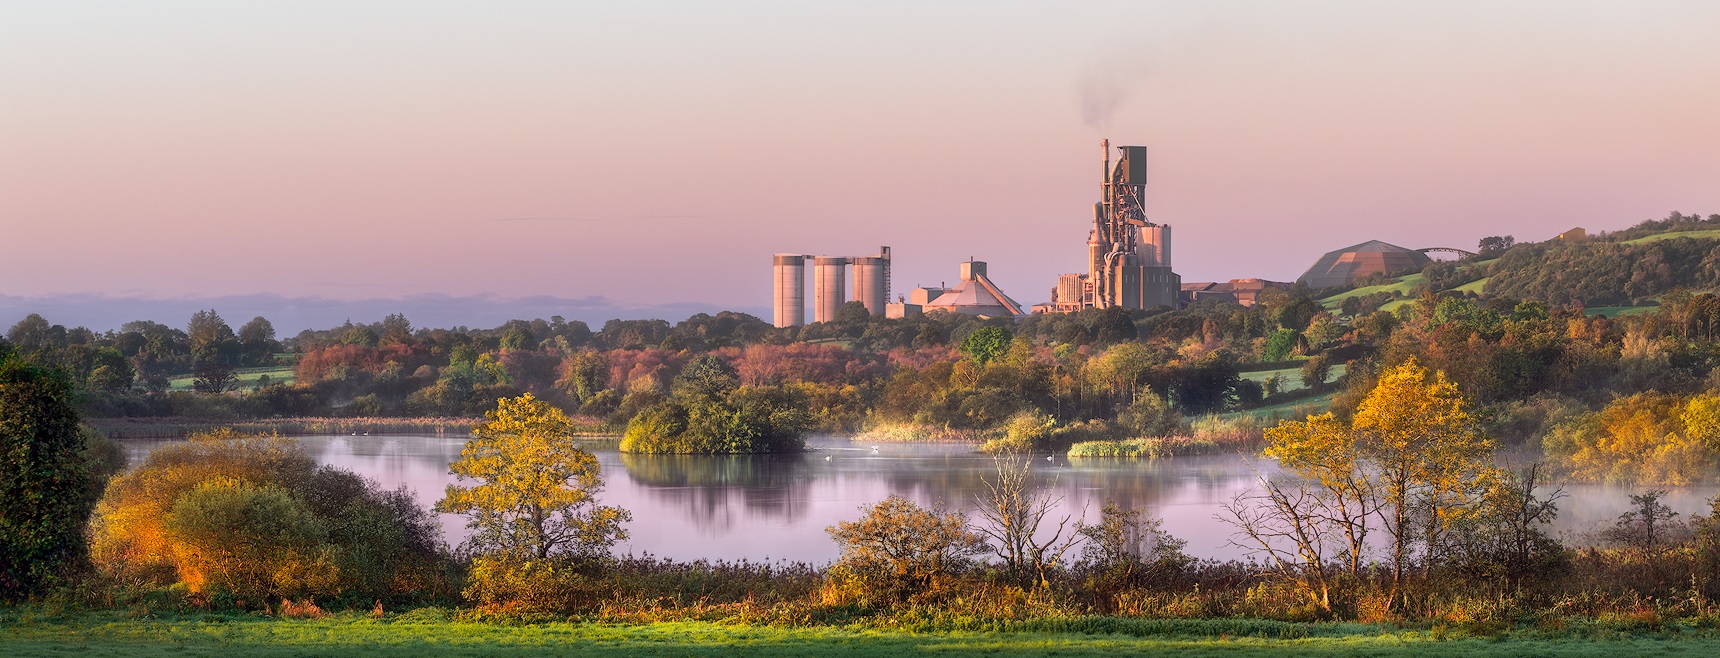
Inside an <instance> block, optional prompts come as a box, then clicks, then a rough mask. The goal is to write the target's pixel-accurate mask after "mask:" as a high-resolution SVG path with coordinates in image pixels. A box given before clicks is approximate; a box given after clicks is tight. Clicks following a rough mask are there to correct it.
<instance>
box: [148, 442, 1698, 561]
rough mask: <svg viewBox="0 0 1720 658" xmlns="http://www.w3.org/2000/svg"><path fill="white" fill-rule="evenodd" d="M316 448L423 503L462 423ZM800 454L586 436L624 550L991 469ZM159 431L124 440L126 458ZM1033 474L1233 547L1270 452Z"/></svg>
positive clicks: (725, 548)
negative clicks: (643, 444) (1232, 518)
mask: <svg viewBox="0 0 1720 658" xmlns="http://www.w3.org/2000/svg"><path fill="white" fill-rule="evenodd" d="M299 441H300V443H301V444H303V445H304V446H305V448H306V450H307V451H308V452H309V453H310V454H311V455H312V456H313V457H315V458H316V459H317V461H318V462H320V463H324V464H331V465H335V466H339V467H342V468H347V469H351V470H353V471H356V472H358V473H361V474H363V475H365V476H367V477H370V478H373V479H375V480H377V481H378V482H380V483H381V484H382V485H383V486H386V487H390V488H393V487H397V486H402V485H404V486H406V487H407V488H408V489H410V490H411V491H413V492H414V493H415V495H416V497H417V499H418V502H419V503H420V504H423V505H426V506H428V505H429V504H431V503H434V502H435V501H436V500H437V499H439V498H441V496H442V491H443V489H444V488H445V487H446V486H447V485H448V484H450V483H452V482H454V477H453V476H452V475H449V474H448V463H449V462H451V461H453V460H454V459H455V458H457V457H459V455H460V448H461V446H463V445H464V443H465V438H464V437H459V436H436V435H420V436H365V437H360V436H312V437H303V438H301V439H299ZM808 443H809V446H810V447H811V448H812V450H811V451H809V452H807V453H805V454H796V455H749V456H718V457H694V456H681V455H622V454H620V453H618V452H617V451H616V447H615V442H614V441H596V442H589V443H588V444H587V448H588V449H590V450H592V452H594V453H595V454H596V455H597V458H598V462H599V463H600V464H601V465H602V466H603V470H604V474H605V476H606V479H607V480H608V489H607V490H606V491H605V493H604V495H603V501H604V503H605V504H610V505H620V506H622V507H625V508H627V509H629V510H632V512H633V523H631V524H629V526H628V530H629V531H630V532H631V533H632V537H631V538H630V539H629V540H628V541H627V542H625V543H624V544H622V545H621V546H620V550H621V551H622V552H629V551H630V552H634V553H645V552H649V553H652V554H655V555H661V556H667V557H673V558H677V559H694V558H700V557H704V558H721V559H737V558H750V559H755V560H756V559H764V558H771V559H789V560H806V561H813V562H826V561H829V560H832V559H834V558H835V557H836V546H835V544H834V543H832V542H831V541H830V537H829V535H828V534H826V533H825V531H824V529H825V528H826V527H828V526H831V525H834V524H836V523H837V522H839V521H845V520H852V519H854V518H856V517H857V516H859V508H860V507H861V506H863V505H866V504H870V503H874V502H877V501H879V500H882V499H883V498H884V497H886V496H888V495H890V494H898V495H901V496H904V497H906V498H909V499H910V500H913V501H915V502H918V503H920V504H922V505H934V504H939V503H942V504H944V505H945V506H947V507H949V508H951V509H963V510H969V511H971V510H972V509H973V508H974V506H975V500H976V496H977V495H978V494H979V493H981V492H982V491H984V484H983V482H982V478H984V477H987V476H989V475H991V474H992V473H994V472H995V469H996V465H995V463H994V462H993V458H992V457H990V456H988V455H981V454H976V453H974V452H973V449H972V447H970V446H966V445H960V444H926V443H912V444H879V445H878V446H876V450H874V447H873V446H872V445H870V444H864V445H862V444H857V443H854V442H853V441H851V440H849V439H847V438H844V437H814V438H813V439H812V440H810V441H809V442H808ZM156 445H160V444H159V443H151V442H130V443H128V444H127V448H128V450H129V451H130V453H131V456H132V458H133V460H134V461H136V460H138V459H141V458H142V456H144V455H146V454H148V452H149V450H150V449H152V448H153V447H154V446H156ZM1031 459H1032V465H1031V467H1030V468H1031V470H1032V473H1033V476H1034V477H1035V478H1036V479H1038V481H1040V482H1044V483H1046V484H1049V485H1050V486H1052V487H1053V488H1054V490H1055V491H1056V492H1057V494H1058V495H1060V496H1062V497H1063V502H1062V504H1061V505H1060V511H1059V512H1058V514H1059V515H1061V514H1063V513H1069V514H1081V513H1083V512H1084V513H1085V514H1086V515H1087V517H1088V518H1092V519H1096V518H1097V517H1098V513H1099V508H1100V507H1101V506H1102V505H1103V504H1104V502H1105V501H1106V500H1113V501H1116V502H1117V503H1119V504H1121V505H1122V506H1124V507H1126V508H1129V509H1138V510H1143V511H1146V512H1149V513H1151V514H1153V515H1155V516H1158V517H1160V518H1163V519H1164V520H1165V524H1164V527H1165V529H1166V530H1168V531H1170V532H1171V533H1173V534H1175V535H1177V536H1178V537H1181V538H1183V539H1186V540H1188V542H1189V551H1190V552H1191V553H1194V554H1196V555H1199V556H1202V557H1216V558H1232V557H1241V556H1242V551H1241V550H1239V549H1237V548H1235V547H1232V546H1229V539H1230V534H1231V530H1230V528H1229V526H1226V525H1224V524H1223V523H1220V522H1218V521H1217V520H1215V518H1214V517H1215V515H1216V514H1218V513H1219V512H1220V510H1219V505H1220V504H1222V503H1225V502H1228V501H1229V500H1230V499H1231V498H1232V497H1233V496H1235V495H1236V494H1238V493H1242V492H1246V491H1248V490H1250V489H1252V488H1253V487H1254V484H1255V482H1256V481H1257V477H1258V476H1259V474H1261V473H1265V474H1268V475H1271V474H1275V473H1277V472H1278V471H1277V470H1276V469H1275V468H1274V467H1273V465H1272V464H1271V463H1270V462H1261V461H1258V460H1254V459H1250V458H1246V457H1241V456H1236V455H1211V456H1201V457H1179V458H1176V459H1169V460H1160V461H1156V462H1154V461H1119V460H1098V459H1090V460H1077V461H1075V462H1073V463H1071V462H1070V461H1069V460H1068V459H1066V458H1064V457H1061V456H1058V457H1056V458H1054V459H1052V460H1050V461H1047V460H1046V459H1045V455H1039V456H1037V457H1033V458H1031ZM1717 489H1720V487H1714V486H1706V487H1690V488H1684V489H1679V490H1675V491H1673V492H1672V493H1671V494H1670V495H1669V496H1668V497H1667V504H1668V505H1670V506H1671V507H1672V508H1673V509H1674V510H1676V511H1678V512H1680V513H1681V514H1682V516H1681V517H1680V518H1688V517H1689V515H1691V514H1693V513H1701V512H1702V511H1704V510H1705V508H1706V504H1705V502H1704V501H1705V500H1706V499H1708V498H1710V497H1712V496H1714V495H1715V493H1716V490H1717ZM1566 491H1567V492H1568V494H1569V497H1567V498H1566V499H1565V500H1563V501H1561V504H1560V517H1559V522H1558V524H1557V526H1556V531H1557V532H1558V534H1560V535H1561V536H1562V538H1564V539H1566V540H1567V541H1578V542H1580V541H1582V540H1584V539H1585V538H1586V536H1587V535H1588V534H1589V533H1591V532H1592V531H1593V530H1594V529H1595V528H1598V527H1600V526H1602V525H1604V524H1606V523H1610V522H1611V520H1612V519H1614V518H1616V517H1617V516H1618V515H1619V514H1621V513H1623V512H1625V511H1626V509H1627V508H1628V506H1629V504H1630V501H1629V498H1628V496H1629V494H1630V493H1633V492H1634V491H1633V490H1631V489H1626V488H1623V487H1609V486H1599V485H1578V486H1568V487H1566ZM442 521H443V527H444V529H445V530H446V531H447V533H448V537H449V539H450V541H453V542H458V541H460V540H461V539H463V538H464V537H465V536H466V529H465V527H464V519H463V518H462V517H458V516H444V517H443V519H442Z"/></svg>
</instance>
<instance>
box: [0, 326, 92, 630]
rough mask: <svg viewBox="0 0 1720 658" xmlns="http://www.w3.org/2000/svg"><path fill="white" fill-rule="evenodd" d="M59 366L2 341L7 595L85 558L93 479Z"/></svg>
mask: <svg viewBox="0 0 1720 658" xmlns="http://www.w3.org/2000/svg"><path fill="white" fill-rule="evenodd" d="M72 395H73V389H72V383H71V380H70V378H69V377H68V376H67V375H66V373H64V372H63V371H60V370H55V369H50V368H44V367H41V366H37V365H34V364H31V363H27V362H25V361H24V360H23V359H20V358H18V357H16V356H14V355H12V354H11V351H10V349H9V348H8V347H6V346H5V345H3V344H0V600H3V599H14V598H21V597H25V596H29V595H33V594H38V593H41V592H42V591H44V590H45V589H46V588H47V587H48V586H50V585H52V584H54V583H55V582H57V581H58V580H59V579H60V578H62V577H63V576H64V575H65V574H66V573H67V572H68V571H69V570H71V569H73V568H75V567H76V566H78V564H79V563H80V562H81V561H82V555H83V552H84V536H83V533H82V529H83V526H84V523H85V521H86V520H87V519H88V518H89V514H90V506H89V503H90V501H89V495H88V494H89V491H90V488H91V486H92V483H91V478H90V473H89V470H88V468H87V466H86V463H85V454H84V450H85V445H84V434H83V432H82V431H80V429H79V428H78V412H77V408H76V407H75V406H74V405H73V402H72Z"/></svg>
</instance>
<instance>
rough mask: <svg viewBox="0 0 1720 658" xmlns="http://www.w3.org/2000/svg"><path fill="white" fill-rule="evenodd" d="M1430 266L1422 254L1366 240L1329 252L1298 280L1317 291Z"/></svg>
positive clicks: (1377, 241)
mask: <svg viewBox="0 0 1720 658" xmlns="http://www.w3.org/2000/svg"><path fill="white" fill-rule="evenodd" d="M1431 262H1433V260H1432V259H1430V258H1428V257H1427V254H1424V253H1422V250H1417V249H1405V248H1403V247H1399V246H1397V245H1395V244H1388V243H1385V242H1380V241H1379V240H1369V241H1367V242H1363V243H1361V244H1357V245H1350V246H1348V247H1344V248H1343V249H1339V250H1337V251H1328V252H1326V254H1325V255H1324V256H1321V257H1320V260H1317V261H1314V264H1313V265H1312V266H1310V267H1309V268H1308V271H1307V272H1304V273H1302V276H1301V278H1299V279H1297V280H1298V281H1301V282H1303V283H1306V284H1308V287H1309V288H1313V289H1314V290H1320V289H1322V288H1333V287H1337V286H1347V285H1350V284H1353V283H1355V282H1357V281H1359V280H1361V279H1363V278H1366V277H1368V276H1369V275H1373V274H1384V275H1396V274H1402V273H1404V272H1418V271H1421V268H1424V267H1427V264H1428V263H1431Z"/></svg>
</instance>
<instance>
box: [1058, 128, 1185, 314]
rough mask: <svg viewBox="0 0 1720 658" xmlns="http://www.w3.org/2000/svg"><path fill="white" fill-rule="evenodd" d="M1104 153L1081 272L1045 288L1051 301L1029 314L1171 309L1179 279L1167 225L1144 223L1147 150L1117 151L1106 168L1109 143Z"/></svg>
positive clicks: (1126, 148) (1105, 143)
mask: <svg viewBox="0 0 1720 658" xmlns="http://www.w3.org/2000/svg"><path fill="white" fill-rule="evenodd" d="M1100 148H1101V149H1103V150H1104V166H1103V169H1102V170H1101V173H1102V176H1101V183H1100V199H1099V202H1098V203H1095V204H1093V230H1092V231H1090V232H1089V233H1088V234H1087V273H1086V274H1078V273H1077V274H1064V275H1061V276H1059V277H1058V278H1057V285H1056V287H1054V288H1052V289H1051V302H1050V303H1047V304H1039V305H1036V306H1034V307H1033V309H1034V311H1035V312H1044V313H1073V312H1076V311H1080V310H1082V309H1088V308H1110V307H1121V308H1152V307H1154V306H1170V307H1175V306H1176V305H1177V303H1178V297H1179V293H1180V292H1181V290H1182V277H1180V276H1178V275H1177V273H1176V272H1174V271H1172V270H1171V227H1170V226H1169V225H1166V224H1156V223H1153V222H1151V221H1148V220H1147V215H1146V210H1145V207H1144V206H1143V205H1142V199H1143V198H1145V194H1146V182H1147V148H1146V147H1144V146H1120V147H1117V151H1118V157H1117V163H1116V166H1115V167H1113V166H1112V165H1111V145H1110V141H1109V140H1107V141H1103V142H1101V143H1100Z"/></svg>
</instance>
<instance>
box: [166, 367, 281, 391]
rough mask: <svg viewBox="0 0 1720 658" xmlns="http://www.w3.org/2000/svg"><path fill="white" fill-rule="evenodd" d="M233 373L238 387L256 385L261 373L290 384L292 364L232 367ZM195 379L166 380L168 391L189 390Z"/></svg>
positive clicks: (188, 377) (274, 380)
mask: <svg viewBox="0 0 1720 658" xmlns="http://www.w3.org/2000/svg"><path fill="white" fill-rule="evenodd" d="M233 374H235V375H238V376H239V387H240V388H252V387H255V386H256V385H257V379H258V378H260V377H262V376H263V375H268V376H269V382H270V383H274V384H291V383H292V382H293V367H292V366H260V367H256V368H234V369H233ZM195 379H197V378H196V377H195V376H192V375H181V376H178V377H174V378H173V379H170V380H168V389H167V390H170V391H189V390H191V382H192V381H193V380H195Z"/></svg>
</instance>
